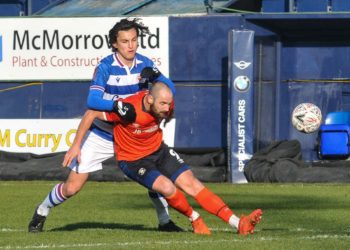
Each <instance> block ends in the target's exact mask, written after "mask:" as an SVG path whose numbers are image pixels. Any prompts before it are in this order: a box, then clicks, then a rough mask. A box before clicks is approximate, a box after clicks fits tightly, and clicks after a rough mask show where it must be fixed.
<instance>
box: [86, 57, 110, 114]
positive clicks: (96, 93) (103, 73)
mask: <svg viewBox="0 0 350 250" xmlns="http://www.w3.org/2000/svg"><path fill="white" fill-rule="evenodd" d="M108 78H109V67H108V66H107V65H106V64H104V63H100V64H99V65H98V66H97V67H96V69H95V72H94V77H93V79H92V83H91V86H90V89H89V95H88V98H87V107H88V108H89V109H94V110H100V111H112V109H113V103H114V101H113V100H106V99H103V95H104V92H105V87H106V82H107V81H108Z"/></svg>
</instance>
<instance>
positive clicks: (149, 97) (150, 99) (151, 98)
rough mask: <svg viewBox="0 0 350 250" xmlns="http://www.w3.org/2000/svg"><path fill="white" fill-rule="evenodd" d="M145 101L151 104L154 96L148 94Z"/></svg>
mask: <svg viewBox="0 0 350 250" xmlns="http://www.w3.org/2000/svg"><path fill="white" fill-rule="evenodd" d="M147 101H148V103H149V104H153V103H154V97H153V96H152V95H148V96H147Z"/></svg>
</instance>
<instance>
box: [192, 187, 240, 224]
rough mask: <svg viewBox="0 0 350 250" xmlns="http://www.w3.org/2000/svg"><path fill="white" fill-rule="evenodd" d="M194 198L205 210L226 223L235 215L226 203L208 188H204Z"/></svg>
mask: <svg viewBox="0 0 350 250" xmlns="http://www.w3.org/2000/svg"><path fill="white" fill-rule="evenodd" d="M194 198H195V199H196V201H197V202H198V203H199V205H201V206H202V207H203V208H204V209H205V210H207V211H208V212H209V213H211V214H214V215H216V216H218V217H219V218H221V219H222V220H224V221H225V222H229V219H230V217H231V216H232V215H233V212H232V211H231V209H230V208H229V207H228V206H227V205H226V204H225V202H223V201H222V200H221V199H220V197H219V196H217V195H216V194H214V193H213V192H211V191H210V190H209V189H208V188H206V187H205V188H203V189H202V190H201V191H200V192H199V193H198V194H197V195H196V196H195V197H194Z"/></svg>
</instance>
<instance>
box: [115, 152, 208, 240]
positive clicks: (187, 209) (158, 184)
mask: <svg viewBox="0 0 350 250" xmlns="http://www.w3.org/2000/svg"><path fill="white" fill-rule="evenodd" d="M157 157H158V155H151V156H149V157H146V158H145V159H141V160H138V161H134V162H126V161H120V162H119V166H120V168H121V169H122V170H123V172H124V174H126V175H127V176H128V177H129V178H130V179H132V180H134V181H136V182H138V183H139V184H141V185H143V186H145V187H146V188H148V189H152V190H154V191H156V192H158V193H160V194H161V195H162V196H163V197H165V199H166V201H167V202H168V204H169V205H170V206H171V207H173V208H174V209H176V210H177V211H179V212H180V213H182V214H184V215H185V216H187V217H188V218H189V219H190V221H191V222H193V221H195V220H196V219H199V218H200V217H199V214H198V213H197V212H196V211H194V210H193V208H192V207H191V206H190V205H189V203H188V201H187V200H186V198H185V196H184V195H183V193H181V192H180V191H179V190H177V188H176V187H175V185H174V184H173V183H172V181H171V180H169V179H168V178H167V177H165V176H163V175H162V174H161V173H160V172H159V170H158V169H157V167H156V165H155V159H156V158H157ZM200 220H201V219H200ZM203 224H204V223H203ZM195 232H196V233H200V232H197V231H195ZM201 233H203V232H201Z"/></svg>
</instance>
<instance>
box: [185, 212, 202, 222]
mask: <svg viewBox="0 0 350 250" xmlns="http://www.w3.org/2000/svg"><path fill="white" fill-rule="evenodd" d="M199 216H200V215H199V213H198V212H196V211H194V210H193V212H192V214H191V216H190V218H188V219H189V220H190V221H191V222H192V221H195V220H197V219H198V218H199Z"/></svg>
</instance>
